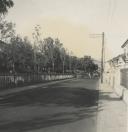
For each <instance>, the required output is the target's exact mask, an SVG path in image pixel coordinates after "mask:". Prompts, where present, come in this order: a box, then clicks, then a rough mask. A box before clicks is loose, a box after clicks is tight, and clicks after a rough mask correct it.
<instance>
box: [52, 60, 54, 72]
mask: <svg viewBox="0 0 128 132" xmlns="http://www.w3.org/2000/svg"><path fill="white" fill-rule="evenodd" d="M54 67H55V64H54V62H52V71H53V72H54Z"/></svg>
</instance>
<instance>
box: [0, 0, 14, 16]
mask: <svg viewBox="0 0 128 132" xmlns="http://www.w3.org/2000/svg"><path fill="white" fill-rule="evenodd" d="M13 5H14V2H13V1H12V0H0V14H3V15H4V14H6V13H7V12H8V9H9V8H11V7H13Z"/></svg>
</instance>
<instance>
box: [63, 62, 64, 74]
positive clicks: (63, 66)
mask: <svg viewBox="0 0 128 132" xmlns="http://www.w3.org/2000/svg"><path fill="white" fill-rule="evenodd" d="M63 74H64V61H63Z"/></svg>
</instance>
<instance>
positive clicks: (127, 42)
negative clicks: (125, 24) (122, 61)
mask: <svg viewBox="0 0 128 132" xmlns="http://www.w3.org/2000/svg"><path fill="white" fill-rule="evenodd" d="M127 44H128V39H127V40H126V41H125V43H124V44H123V45H122V46H121V48H124V47H125V46H126V45H127Z"/></svg>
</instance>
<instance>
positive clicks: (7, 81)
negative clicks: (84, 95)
mask: <svg viewBox="0 0 128 132" xmlns="http://www.w3.org/2000/svg"><path fill="white" fill-rule="evenodd" d="M73 77H74V75H69V74H63V75H62V74H43V75H42V74H17V75H0V89H5V88H13V87H18V86H25V85H32V84H35V83H43V82H48V81H54V80H61V79H70V78H73Z"/></svg>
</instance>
